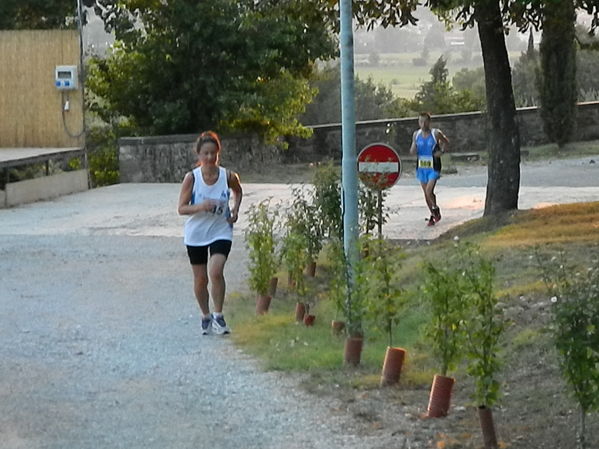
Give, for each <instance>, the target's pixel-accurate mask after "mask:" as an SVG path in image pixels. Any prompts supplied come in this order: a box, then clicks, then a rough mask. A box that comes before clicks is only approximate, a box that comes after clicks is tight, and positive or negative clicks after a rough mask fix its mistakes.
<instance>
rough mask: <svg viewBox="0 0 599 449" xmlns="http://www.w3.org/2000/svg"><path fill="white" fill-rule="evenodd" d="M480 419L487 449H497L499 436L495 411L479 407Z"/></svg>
mask: <svg viewBox="0 0 599 449" xmlns="http://www.w3.org/2000/svg"><path fill="white" fill-rule="evenodd" d="M478 419H479V421H480V429H481V430H482V432H483V441H484V443H485V449H497V447H498V446H497V435H496V434H495V423H494V422H493V411H492V410H491V409H490V408H487V407H485V406H481V407H479V408H478Z"/></svg>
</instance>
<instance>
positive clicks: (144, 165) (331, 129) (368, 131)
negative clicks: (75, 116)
mask: <svg viewBox="0 0 599 449" xmlns="http://www.w3.org/2000/svg"><path fill="white" fill-rule="evenodd" d="M517 120H518V124H519V126H520V139H521V145H522V146H532V145H539V144H543V143H547V137H546V136H545V134H544V132H543V124H542V122H541V117H540V114H539V110H538V108H522V109H518V111H517ZM417 126H418V123H417V119H415V118H406V119H387V120H374V121H367V122H358V123H357V125H356V148H357V150H358V151H359V150H360V149H362V148H363V147H364V146H366V145H367V144H369V143H373V142H385V143H388V144H390V145H391V146H393V147H394V148H395V149H396V150H397V151H398V152H399V153H400V154H407V153H408V151H409V148H410V144H411V139H412V133H413V131H414V130H415V129H416V128H417ZM433 126H434V127H435V128H440V129H442V130H443V132H444V133H445V134H446V135H447V136H448V138H449V139H450V149H451V151H452V152H475V151H485V150H486V144H487V140H486V136H487V130H486V126H487V125H486V120H485V114H484V113H481V112H471V113H463V114H448V115H438V116H434V117H433ZM577 126H578V128H577V131H576V133H575V135H574V140H575V141H584V140H593V139H599V102H590V103H581V104H579V105H578V119H577ZM312 129H313V130H314V134H313V136H312V137H310V138H309V139H299V138H291V139H290V140H289V149H288V150H280V149H278V148H277V147H275V146H272V145H270V146H269V145H264V144H262V143H261V142H260V141H259V139H258V138H257V137H250V136H242V135H238V136H225V137H224V138H223V142H222V143H223V149H224V150H223V154H222V160H221V163H222V164H223V165H224V166H227V167H231V168H233V169H235V170H238V171H241V172H242V171H244V170H245V169H261V170H265V169H268V166H269V165H270V164H271V163H281V162H312V161H321V160H326V159H339V158H340V157H341V125H340V124H331V125H318V126H313V127H312ZM195 138H196V136H195V135H173V136H158V137H136V138H134V137H128V138H123V139H120V140H119V158H120V162H119V165H120V173H121V182H180V181H181V180H182V179H183V175H184V174H185V173H186V172H187V171H189V169H190V168H191V167H193V165H194V163H195V154H194V151H193V142H194V141H195Z"/></svg>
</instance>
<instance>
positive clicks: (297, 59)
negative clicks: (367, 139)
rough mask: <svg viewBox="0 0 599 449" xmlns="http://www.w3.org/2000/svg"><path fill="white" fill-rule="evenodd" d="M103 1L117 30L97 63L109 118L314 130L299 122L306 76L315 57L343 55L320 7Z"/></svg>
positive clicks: (273, 132)
mask: <svg viewBox="0 0 599 449" xmlns="http://www.w3.org/2000/svg"><path fill="white" fill-rule="evenodd" d="M98 3H99V4H100V5H101V8H97V12H99V13H100V14H101V16H102V18H103V20H104V23H105V26H106V28H107V30H108V31H114V33H115V36H116V43H115V46H114V49H113V51H112V53H111V54H110V55H109V56H108V57H107V59H105V60H95V61H93V63H92V64H91V65H90V70H89V80H88V87H89V88H90V89H91V91H93V93H95V94H96V95H98V97H100V98H101V100H102V101H101V102H98V103H97V104H95V110H96V112H97V113H98V114H99V115H100V116H101V118H102V119H103V120H104V121H106V122H109V121H110V119H111V118H112V117H114V116H124V117H127V118H129V119H130V120H131V122H132V123H133V124H134V125H135V127H136V129H137V130H138V133H149V134H171V133H184V132H196V131H197V130H198V129H210V128H222V129H244V130H248V129H249V130H251V131H255V132H258V133H259V134H261V135H263V136H264V137H266V138H267V139H268V140H271V141H272V140H274V139H275V137H276V136H278V135H281V134H299V135H306V130H305V129H304V128H303V127H302V126H301V125H300V124H299V122H298V121H297V119H296V117H297V114H298V113H300V112H301V111H302V110H303V106H304V105H305V103H306V102H308V101H309V100H310V99H311V97H312V95H313V93H314V92H313V90H312V89H311V88H310V86H308V84H307V81H306V79H307V78H308V76H309V75H310V73H311V71H312V67H313V64H314V62H315V61H316V59H319V58H320V59H325V60H326V59H328V58H330V57H331V56H332V55H334V53H335V52H336V48H335V45H334V41H333V40H332V38H331V35H330V34H329V33H328V28H327V25H326V24H324V23H323V22H322V20H319V19H320V18H319V17H317V16H316V15H315V14H314V11H310V10H308V9H306V8H303V7H301V5H299V4H298V3H296V2H277V3H274V2H267V1H261V2H254V1H253V0H242V1H233V0H207V1H202V2H196V1H191V0H173V1H169V2H157V1H153V0H126V1H122V2H113V1H111V0H99V1H98ZM282 18H284V20H282ZM265 30H268V32H265Z"/></svg>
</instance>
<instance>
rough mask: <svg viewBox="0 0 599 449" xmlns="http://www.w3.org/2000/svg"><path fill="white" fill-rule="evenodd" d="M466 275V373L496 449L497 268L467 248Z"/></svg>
mask: <svg viewBox="0 0 599 449" xmlns="http://www.w3.org/2000/svg"><path fill="white" fill-rule="evenodd" d="M460 256H461V267H462V270H463V271H462V273H463V288H462V294H463V295H464V300H465V303H466V307H467V310H468V314H467V316H466V318H465V320H464V323H465V327H464V335H465V336H466V349H467V350H466V356H467V358H468V367H467V372H468V374H470V375H471V376H472V377H473V378H474V384H475V393H474V399H475V400H476V402H477V404H478V415H479V420H480V426H481V430H482V434H483V440H484V445H485V448H486V449H496V448H497V447H498V446H497V436H496V433H495V423H494V421H493V412H492V408H491V407H492V406H493V405H494V404H495V403H496V402H497V401H498V399H499V387H500V385H499V382H498V381H497V379H496V376H497V373H498V371H499V368H500V361H499V347H500V346H499V343H500V341H499V340H500V338H501V335H502V333H503V330H504V328H505V321H504V318H503V313H502V310H501V308H500V307H499V306H498V300H497V296H496V295H495V291H494V285H493V284H494V280H495V266H494V264H493V262H492V261H491V260H489V259H487V258H485V257H483V256H482V255H481V254H480V253H479V250H478V248H477V247H475V246H474V245H466V246H465V247H464V249H463V251H461V252H460Z"/></svg>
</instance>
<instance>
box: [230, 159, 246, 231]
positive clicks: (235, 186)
mask: <svg viewBox="0 0 599 449" xmlns="http://www.w3.org/2000/svg"><path fill="white" fill-rule="evenodd" d="M227 181H228V183H229V188H230V189H231V190H232V191H233V208H232V209H231V216H230V217H229V219H228V221H229V223H235V222H236V221H237V219H238V218H239V207H240V206H241V199H242V198H243V189H242V188H241V182H240V181H239V175H238V174H237V173H235V172H234V171H230V172H229V177H228V180H227Z"/></svg>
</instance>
